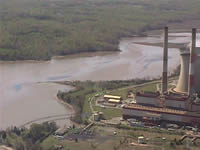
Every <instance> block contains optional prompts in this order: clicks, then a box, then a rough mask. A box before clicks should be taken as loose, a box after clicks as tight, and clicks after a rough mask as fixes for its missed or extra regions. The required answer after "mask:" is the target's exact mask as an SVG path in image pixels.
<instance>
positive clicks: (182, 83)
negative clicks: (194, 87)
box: [175, 50, 190, 94]
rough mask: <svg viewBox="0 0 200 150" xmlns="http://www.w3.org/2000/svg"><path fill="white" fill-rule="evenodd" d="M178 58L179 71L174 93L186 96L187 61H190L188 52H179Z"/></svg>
mask: <svg viewBox="0 0 200 150" xmlns="http://www.w3.org/2000/svg"><path fill="white" fill-rule="evenodd" d="M180 57H181V70H180V76H179V80H178V84H177V86H176V88H175V91H176V92H179V93H185V94H186V93H187V92H188V77H189V60H190V53H189V50H186V51H184V52H181V54H180Z"/></svg>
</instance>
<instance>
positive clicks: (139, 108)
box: [123, 27, 200, 126]
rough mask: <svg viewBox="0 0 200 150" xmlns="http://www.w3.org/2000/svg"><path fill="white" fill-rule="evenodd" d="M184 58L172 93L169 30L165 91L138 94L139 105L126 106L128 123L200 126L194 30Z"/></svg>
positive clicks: (199, 61) (198, 50)
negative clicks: (132, 119) (136, 121)
mask: <svg viewBox="0 0 200 150" xmlns="http://www.w3.org/2000/svg"><path fill="white" fill-rule="evenodd" d="M180 57H181V70H180V76H179V79H178V83H177V85H176V87H175V88H171V89H168V77H167V72H168V27H165V28H164V44H163V73H162V84H161V91H160V92H136V94H135V97H136V103H135V104H126V105H124V106H123V118H124V119H128V118H136V119H138V120H143V121H149V122H153V123H161V122H172V123H177V124H181V125H183V124H184V125H197V126H200V98H199V93H200V69H198V68H199V67H200V47H197V46H196V29H192V43H191V46H190V47H187V48H185V50H181V51H180Z"/></svg>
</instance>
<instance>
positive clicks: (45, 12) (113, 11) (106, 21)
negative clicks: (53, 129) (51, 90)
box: [0, 0, 200, 60]
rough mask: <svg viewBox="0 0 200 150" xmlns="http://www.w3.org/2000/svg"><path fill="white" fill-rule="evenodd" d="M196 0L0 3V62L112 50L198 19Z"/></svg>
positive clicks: (23, 0)
mask: <svg viewBox="0 0 200 150" xmlns="http://www.w3.org/2000/svg"><path fill="white" fill-rule="evenodd" d="M199 8H200V4H199V2H198V0H191V1H190V2H188V1H187V0H182V1H181V2H180V1H179V0H169V1H164V0H160V1H156V0H149V1H141V0H134V1H133V0H110V1H106V0H94V1H89V0H85V1H72V0H65V1H38V0H27V1H25V0H16V1H15V2H11V1H3V0H1V1H0V60H24V59H35V60H40V59H43V60H48V59H50V58H51V57H52V56H54V55H67V54H73V53H79V52H95V51H102V50H104V51H117V50H118V43H119V39H120V38H121V37H126V36H132V35H133V34H139V33H141V32H144V31H146V30H151V29H155V28H160V27H162V26H164V25H166V23H167V22H181V21H183V20H184V19H189V18H192V19H198V18H199V15H198V14H199V12H200V9H199Z"/></svg>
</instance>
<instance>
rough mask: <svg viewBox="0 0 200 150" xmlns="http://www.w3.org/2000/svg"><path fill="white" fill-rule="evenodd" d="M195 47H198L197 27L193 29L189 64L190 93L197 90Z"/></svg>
mask: <svg viewBox="0 0 200 150" xmlns="http://www.w3.org/2000/svg"><path fill="white" fill-rule="evenodd" d="M195 48H196V29H195V28H193V29H192V45H191V48H190V64H189V81H188V95H191V94H193V93H194V92H195V90H194V83H195V78H194V75H195V73H194V72H195Z"/></svg>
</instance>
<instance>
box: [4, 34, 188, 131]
mask: <svg viewBox="0 0 200 150" xmlns="http://www.w3.org/2000/svg"><path fill="white" fill-rule="evenodd" d="M183 35H184V36H181V35H180V34H177V35H176V34H173V35H172V36H171V37H170V38H169V42H171V43H172V42H176V43H183V42H184V43H185V42H188V41H190V37H189V35H188V34H183ZM135 42H147V43H157V42H162V38H160V36H157V37H138V38H124V39H122V40H121V41H120V44H119V48H120V50H121V52H113V53H106V54H105V53H93V54H81V55H72V56H66V57H54V58H52V60H51V61H39V62H36V61H17V62H1V63H0V96H1V99H0V129H5V128H7V127H9V126H20V125H22V124H24V123H25V122H28V121H31V120H34V119H37V118H42V117H47V116H53V115H62V114H67V113H70V112H71V111H70V109H66V108H65V107H64V106H63V105H62V104H60V103H59V102H58V101H57V99H56V93H57V91H58V90H66V91H68V90H70V89H71V87H68V86H64V85H59V84H56V83H51V81H62V80H70V81H71V80H119V79H120V80H126V79H133V78H145V77H150V78H152V77H158V76H160V75H161V72H162V53H163V50H162V48H161V47H156V46H147V45H140V44H136V43H135ZM178 64H179V50H178V49H175V48H170V49H169V70H170V71H172V70H173V69H175V68H176V66H177V65H178ZM59 123H60V124H63V123H69V120H64V121H62V123H61V121H60V122H59Z"/></svg>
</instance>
